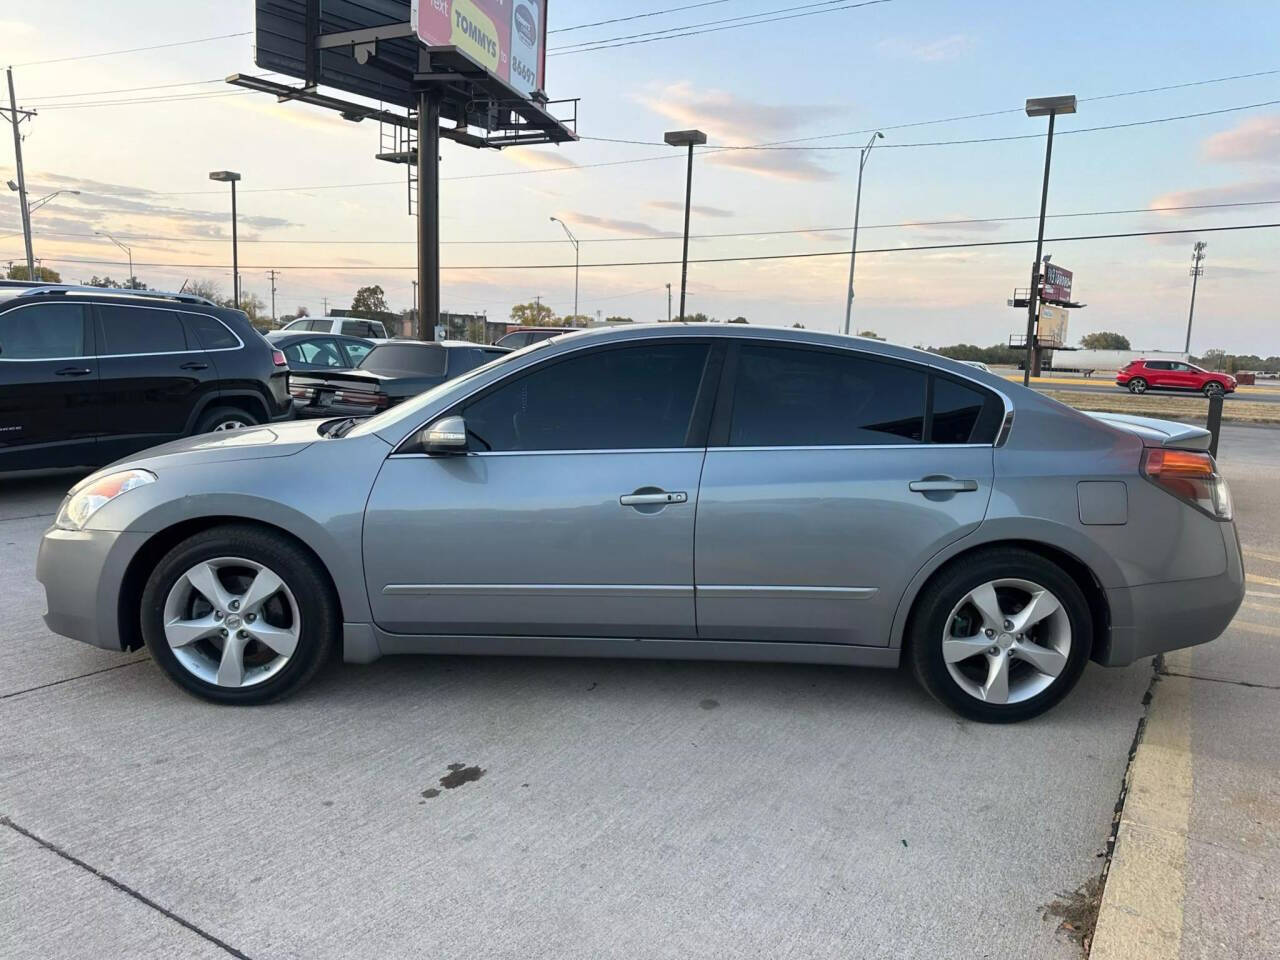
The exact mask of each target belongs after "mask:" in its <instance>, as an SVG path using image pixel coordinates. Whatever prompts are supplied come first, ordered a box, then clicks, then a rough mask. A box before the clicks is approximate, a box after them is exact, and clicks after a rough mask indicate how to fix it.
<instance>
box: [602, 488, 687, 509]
mask: <svg viewBox="0 0 1280 960" xmlns="http://www.w3.org/2000/svg"><path fill="white" fill-rule="evenodd" d="M688 500H689V495H688V494H687V493H685V492H684V491H683V490H673V491H671V492H670V493H668V492H666V491H665V490H664V491H660V492H658V493H624V494H623V495H622V496H620V497H619V498H618V502H619V503H620V504H622V505H623V506H624V507H642V506H644V505H646V504H654V503H686V502H687V501H688Z"/></svg>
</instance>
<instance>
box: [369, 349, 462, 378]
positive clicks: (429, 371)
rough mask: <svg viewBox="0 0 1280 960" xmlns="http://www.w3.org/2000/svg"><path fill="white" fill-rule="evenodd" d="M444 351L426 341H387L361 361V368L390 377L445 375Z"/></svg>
mask: <svg viewBox="0 0 1280 960" xmlns="http://www.w3.org/2000/svg"><path fill="white" fill-rule="evenodd" d="M444 351H445V348H444V347H441V346H436V345H431V344H425V343H386V344H382V345H381V346H377V347H374V348H373V349H372V350H370V351H369V355H368V356H366V357H365V358H364V359H363V360H361V361H360V369H361V370H368V371H370V372H372V373H381V374H385V375H386V376H389V377H443V376H444V361H445V357H444Z"/></svg>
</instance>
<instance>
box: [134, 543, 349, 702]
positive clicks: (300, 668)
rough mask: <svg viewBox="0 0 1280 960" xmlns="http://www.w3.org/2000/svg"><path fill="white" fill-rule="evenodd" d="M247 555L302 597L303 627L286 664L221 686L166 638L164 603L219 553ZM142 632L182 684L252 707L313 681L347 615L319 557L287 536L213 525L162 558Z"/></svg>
mask: <svg viewBox="0 0 1280 960" xmlns="http://www.w3.org/2000/svg"><path fill="white" fill-rule="evenodd" d="M226 556H233V557H241V558H244V559H247V560H252V561H254V562H256V563H260V564H262V565H263V566H266V567H268V568H269V569H271V570H273V571H274V572H275V573H276V575H277V576H279V577H280V578H281V580H283V581H284V583H285V584H286V585H287V586H288V588H289V590H290V591H291V592H292V593H293V596H294V598H295V599H296V601H297V605H298V610H299V613H300V615H301V624H302V625H301V631H300V636H299V639H298V645H297V648H296V649H295V650H294V652H293V654H292V655H291V656H290V657H289V659H288V661H287V662H286V663H285V664H284V667H283V668H282V669H281V670H280V671H279V672H278V673H276V674H275V675H274V676H271V677H270V678H269V679H267V680H264V681H262V682H260V683H257V684H254V685H252V686H245V687H220V686H218V685H216V684H213V683H208V682H206V681H205V680H202V679H201V678H199V677H197V676H195V674H193V673H191V672H190V671H189V670H188V669H187V668H186V667H184V666H183V665H182V664H181V663H179V661H178V659H177V657H175V656H174V653H173V650H172V649H171V648H170V646H169V642H168V640H167V639H166V637H165V631H164V605H165V599H166V597H168V595H169V591H170V590H171V589H172V588H173V586H174V584H175V583H176V582H177V580H178V578H179V577H181V576H182V575H183V574H184V573H185V572H186V571H188V570H190V569H191V568H192V567H193V566H195V565H196V564H198V563H200V562H201V561H204V560H211V559H214V558H216V557H226ZM140 616H141V625H142V636H143V639H144V640H145V641H146V644H147V649H148V650H150V651H151V656H152V657H154V658H155V661H156V662H157V663H159V664H160V666H162V667H163V668H164V670H165V672H166V673H168V674H169V677H170V678H171V679H172V680H173V681H174V682H175V683H177V684H178V686H180V687H182V688H183V689H185V690H187V691H189V692H191V693H194V694H195V695H196V696H198V697H202V698H204V699H205V700H211V701H213V702H214V703H227V704H241V705H252V704H259V703H269V702H271V701H274V700H280V699H282V698H284V697H286V696H288V695H290V694H292V693H293V692H294V691H296V690H297V689H298V688H299V687H301V686H303V684H305V683H307V682H308V681H309V680H310V679H311V678H312V677H314V676H315V675H316V673H317V672H318V671H319V670H320V668H321V667H322V666H323V665H324V664H325V662H326V661H327V660H328V659H329V657H330V656H331V655H332V654H333V652H334V651H335V650H336V649H337V648H338V643H339V637H340V630H341V627H340V620H341V617H340V614H339V609H338V602H337V598H336V596H335V595H334V591H333V586H332V584H331V582H330V580H329V578H328V576H327V575H326V573H325V571H324V569H323V567H322V566H321V565H320V563H319V562H318V561H317V560H316V559H315V558H314V557H313V556H312V555H311V554H310V553H308V552H307V551H306V550H304V549H303V548H302V547H301V546H299V545H298V544H297V543H295V542H293V541H292V540H290V539H288V538H287V537H285V536H282V535H280V534H275V533H272V532H271V531H269V530H263V529H261V528H259V527H254V526H248V525H240V524H235V525H227V526H221V527H214V528H212V529H210V530H205V531H203V532H201V533H198V534H196V535H195V536H193V537H190V538H189V539H187V540H184V541H182V542H181V543H179V544H178V545H177V546H175V547H174V548H173V549H172V550H170V551H169V552H168V553H167V554H165V555H164V557H163V558H162V559H161V560H160V562H159V563H158V564H156V567H155V569H154V570H153V571H152V573H151V576H150V577H149V578H148V579H147V583H146V586H145V587H144V588H143V591H142V597H141V600H140Z"/></svg>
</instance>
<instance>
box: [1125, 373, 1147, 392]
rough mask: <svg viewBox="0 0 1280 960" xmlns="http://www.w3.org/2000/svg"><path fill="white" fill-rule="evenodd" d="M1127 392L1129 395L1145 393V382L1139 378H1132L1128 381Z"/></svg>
mask: <svg viewBox="0 0 1280 960" xmlns="http://www.w3.org/2000/svg"><path fill="white" fill-rule="evenodd" d="M1129 392H1130V393H1146V392H1147V381H1145V380H1143V379H1142V378H1141V377H1134V378H1133V379H1132V380H1130V381H1129Z"/></svg>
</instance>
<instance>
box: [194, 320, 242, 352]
mask: <svg viewBox="0 0 1280 960" xmlns="http://www.w3.org/2000/svg"><path fill="white" fill-rule="evenodd" d="M182 322H183V323H185V324H186V325H187V341H188V342H189V343H190V344H191V345H192V346H193V347H194V346H196V345H197V344H199V346H201V347H203V348H204V349H205V350H234V349H235V348H236V347H238V346H240V338H239V337H237V336H236V335H235V334H234V333H232V332H231V330H230V329H228V327H227V325H226V324H224V323H222V321H220V320H217V319H215V318H214V317H211V316H209V315H207V314H203V313H184V314H183V315H182Z"/></svg>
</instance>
